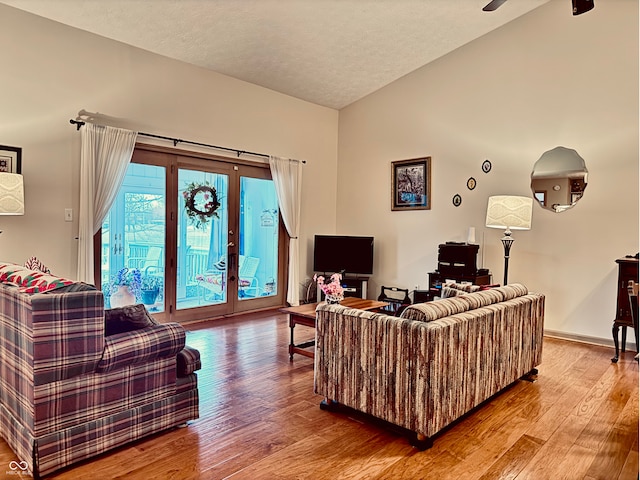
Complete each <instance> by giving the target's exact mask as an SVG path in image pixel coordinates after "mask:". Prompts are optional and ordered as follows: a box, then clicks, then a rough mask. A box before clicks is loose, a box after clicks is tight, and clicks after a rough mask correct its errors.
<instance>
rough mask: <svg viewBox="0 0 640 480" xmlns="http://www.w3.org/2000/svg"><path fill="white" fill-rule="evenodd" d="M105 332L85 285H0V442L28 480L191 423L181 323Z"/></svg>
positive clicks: (193, 383) (195, 360)
mask: <svg viewBox="0 0 640 480" xmlns="http://www.w3.org/2000/svg"><path fill="white" fill-rule="evenodd" d="M0 280H2V279H1V278H0ZM65 290H66V291H65ZM104 332H105V314H104V306H103V296H102V292H100V291H98V290H96V289H95V288H93V287H92V286H89V285H84V284H74V285H70V286H64V287H62V288H58V289H54V290H50V291H47V292H45V293H40V294H30V293H26V292H25V291H24V289H21V288H19V287H17V286H15V285H10V284H5V283H0V359H1V362H0V434H1V435H2V437H3V438H4V439H5V440H6V442H7V443H8V444H9V446H10V447H11V448H12V449H13V451H14V453H15V454H16V455H17V457H18V460H19V461H20V462H26V463H27V464H28V467H29V470H30V471H31V472H33V474H34V476H36V477H37V476H38V475H46V474H48V473H51V472H53V471H55V470H58V469H60V468H62V467H64V466H66V465H70V464H73V463H76V462H78V461H81V460H84V459H87V458H90V457H92V456H95V455H98V454H101V453H103V452H105V451H107V450H110V449H112V448H115V447H118V446H120V445H123V444H125V443H128V442H131V441H133V440H136V439H139V438H142V437H144V436H146V435H149V434H152V433H156V432H159V431H161V430H165V429H168V428H171V427H174V426H177V425H180V424H184V423H185V422H187V421H188V420H192V419H196V418H198V415H199V412H198V388H197V378H196V374H195V373H194V371H195V370H197V369H198V368H199V367H200V357H199V353H198V351H197V350H195V349H192V348H189V347H186V348H185V332H184V329H183V328H182V326H181V325H179V324H176V323H169V324H157V323H155V322H154V324H152V325H149V326H147V327H145V328H142V329H140V330H135V331H129V332H123V333H117V334H114V335H111V336H107V337H105V333H104ZM177 367H180V368H179V369H178V368H177Z"/></svg>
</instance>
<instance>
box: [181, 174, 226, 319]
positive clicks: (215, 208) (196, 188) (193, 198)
mask: <svg viewBox="0 0 640 480" xmlns="http://www.w3.org/2000/svg"><path fill="white" fill-rule="evenodd" d="M228 193H229V177H228V175H225V174H220V173H211V172H203V171H198V170H188V169H184V168H180V169H178V212H179V214H178V232H177V278H176V297H177V299H176V308H177V309H178V310H183V309H187V308H194V307H200V306H209V305H218V304H225V303H227V301H228V285H229V265H228V263H229V258H228V246H229V245H228V244H229V220H228V219H229V215H228V213H229V212H228V209H229V205H228V201H227V199H228V196H229V195H228Z"/></svg>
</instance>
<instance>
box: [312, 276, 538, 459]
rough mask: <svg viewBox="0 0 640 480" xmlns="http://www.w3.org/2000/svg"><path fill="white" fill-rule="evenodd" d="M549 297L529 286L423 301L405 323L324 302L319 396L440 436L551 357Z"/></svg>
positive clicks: (419, 438) (422, 434) (416, 437)
mask: <svg viewBox="0 0 640 480" xmlns="http://www.w3.org/2000/svg"><path fill="white" fill-rule="evenodd" d="M543 322H544V296H543V295H541V294H534V293H528V291H527V288H526V287H524V286H523V285H520V284H511V285H507V286H504V287H499V288H493V289H490V290H485V291H480V292H476V293H469V294H466V295H460V296H455V297H453V298H447V299H443V300H438V301H434V302H428V303H422V304H415V305H411V306H409V307H408V308H407V309H405V310H404V311H403V312H402V315H401V316H400V317H392V316H388V315H384V314H379V313H373V312H365V311H363V310H356V309H351V308H346V307H343V306H340V305H326V304H320V305H319V306H318V308H317V311H316V354H315V381H314V384H315V387H314V388H315V392H316V393H318V394H320V395H323V396H324V397H325V400H324V401H323V402H322V404H321V408H323V409H331V408H336V407H337V406H338V404H342V405H346V406H347V407H351V408H353V409H356V410H359V411H361V412H364V413H366V414H370V415H373V416H374V417H378V418H380V419H383V420H385V421H387V422H390V423H392V424H395V425H399V426H400V427H402V428H404V429H406V430H408V431H409V432H411V434H412V443H413V444H414V445H415V446H417V447H418V448H421V449H424V448H428V447H430V446H431V445H432V441H433V438H432V437H433V436H434V435H435V434H436V433H438V432H439V431H440V430H442V429H443V428H444V427H446V426H447V425H449V424H451V423H452V422H454V421H455V420H456V419H458V418H460V417H461V416H463V415H464V414H465V413H467V412H469V411H470V410H472V409H473V408H474V407H476V406H478V405H479V404H481V403H482V402H483V401H485V400H487V399H488V398H489V397H491V396H492V395H494V394H496V393H498V392H499V391H500V390H502V389H503V388H505V387H506V386H508V385H509V384H511V383H513V382H514V381H516V380H518V379H519V378H521V377H523V376H524V375H526V374H529V373H536V370H535V367H536V366H538V365H539V364H540V361H541V355H542V335H543Z"/></svg>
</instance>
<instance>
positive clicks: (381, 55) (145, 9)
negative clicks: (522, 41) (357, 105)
mask: <svg viewBox="0 0 640 480" xmlns="http://www.w3.org/2000/svg"><path fill="white" fill-rule="evenodd" d="M548 1H549V0H508V1H507V2H506V3H505V4H504V5H502V7H500V8H499V9H498V10H496V11H495V12H483V11H482V7H483V6H484V5H485V4H486V3H488V0H179V1H178V0H2V1H1V2H0V3H4V4H7V5H10V6H13V7H16V8H19V9H22V10H26V11H28V12H31V13H35V14H37V15H40V16H43V17H46V18H50V19H52V20H56V21H58V22H61V23H64V24H67V25H71V26H73V27H77V28H80V29H82V30H86V31H89V32H92V33H96V34H98V35H102V36H104V37H107V38H111V39H114V40H118V41H120V42H123V43H126V44H129V45H133V46H136V47H139V48H142V49H145V50H148V51H151V52H154V53H158V54H161V55H165V56H167V57H170V58H174V59H178V60H182V61H184V62H188V63H191V64H194V65H198V66H201V67H205V68H208V69H210V70H214V71H216V72H219V73H222V74H225V75H228V76H231V77H234V78H237V79H241V80H245V81H247V82H250V83H254V84H256V85H261V86H263V87H266V88H269V89H272V90H275V91H278V92H281V93H284V94H287V95H291V96H293V97H297V98H301V99H303V100H307V101H309V102H312V103H316V104H319V105H324V106H327V107H331V108H335V109H340V108H342V107H345V106H347V105H349V104H350V103H352V102H354V101H356V100H358V99H360V98H362V97H364V96H366V95H368V94H369V93H372V92H374V91H376V90H378V89H380V88H382V87H384V86H385V85H387V84H389V83H391V82H393V81H394V80H396V79H398V78H400V77H402V76H404V75H406V74H408V73H410V72H412V71H414V70H416V69H418V68H420V67H422V66H423V65H425V64H427V63H429V62H431V61H433V60H435V59H437V58H439V57H441V56H443V55H446V54H447V53H449V52H451V51H452V50H454V49H456V48H458V47H460V46H462V45H464V44H466V43H468V42H470V41H472V40H474V39H476V38H478V37H480V36H482V35H484V34H486V33H488V32H490V31H491V30H493V29H495V28H498V27H500V26H501V25H504V24H505V23H507V22H510V21H511V20H513V19H515V18H517V17H519V16H520V15H523V14H525V13H527V12H529V11H530V10H533V9H534V8H536V7H539V6H540V5H542V4H544V3H546V2H548ZM565 1H566V2H567V14H568V15H570V14H571V11H570V10H571V3H570V2H569V0H565Z"/></svg>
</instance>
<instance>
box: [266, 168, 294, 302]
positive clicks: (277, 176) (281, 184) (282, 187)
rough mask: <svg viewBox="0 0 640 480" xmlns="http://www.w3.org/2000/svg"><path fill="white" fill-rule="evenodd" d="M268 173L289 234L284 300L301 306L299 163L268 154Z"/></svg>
mask: <svg viewBox="0 0 640 480" xmlns="http://www.w3.org/2000/svg"><path fill="white" fill-rule="evenodd" d="M269 166H270V167H271V176H272V177H273V182H274V184H275V187H276V194H277V195H278V205H279V206H280V214H281V215H282V220H283V221H284V225H285V227H286V229H287V233H288V234H289V238H290V242H289V281H288V283H287V302H288V303H289V305H291V306H298V305H300V292H299V288H298V284H299V268H300V255H299V253H300V246H299V245H300V244H299V240H298V235H299V233H300V201H301V199H302V162H299V161H297V160H290V159H288V158H281V157H275V156H270V157H269Z"/></svg>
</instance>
